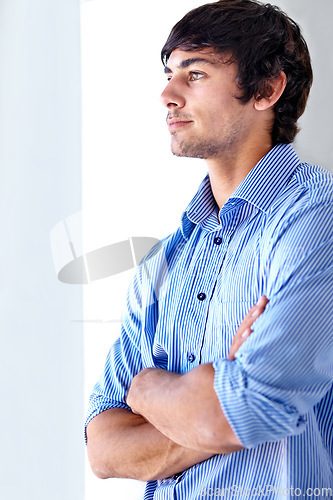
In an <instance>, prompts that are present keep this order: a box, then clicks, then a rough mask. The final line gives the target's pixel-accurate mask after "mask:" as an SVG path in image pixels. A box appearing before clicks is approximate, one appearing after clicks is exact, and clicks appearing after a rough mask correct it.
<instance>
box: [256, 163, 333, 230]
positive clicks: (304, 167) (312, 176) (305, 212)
mask: <svg viewBox="0 0 333 500" xmlns="http://www.w3.org/2000/svg"><path fill="white" fill-rule="evenodd" d="M332 215H333V175H332V174H331V173H330V172H329V171H328V170H326V169H324V168H323V167H320V166H315V165H309V164H308V163H300V164H299V165H298V166H297V168H296V169H295V171H294V172H293V175H292V176H291V178H290V180H289V183H288V185H287V186H286V188H285V189H284V190H283V192H282V193H280V195H279V196H278V197H277V198H276V200H275V201H274V203H273V204H272V206H271V207H270V209H269V211H268V213H267V218H266V221H267V224H266V226H267V228H271V231H274V232H276V230H277V229H278V228H280V229H283V227H285V226H289V225H290V224H291V223H292V222H293V221H296V220H297V219H302V221H303V223H305V221H306V220H308V221H309V222H310V221H311V220H315V219H316V216H321V217H323V216H324V217H325V220H327V221H328V220H329V218H330V217H332ZM323 222H324V221H323Z"/></svg>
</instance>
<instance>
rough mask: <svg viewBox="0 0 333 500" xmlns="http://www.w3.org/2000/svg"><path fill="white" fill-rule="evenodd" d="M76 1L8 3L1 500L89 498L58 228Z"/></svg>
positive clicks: (2, 111)
mask: <svg viewBox="0 0 333 500" xmlns="http://www.w3.org/2000/svg"><path fill="white" fill-rule="evenodd" d="M79 29H80V3H79V0H57V1H54V0H15V1H13V0H1V1H0V165H1V174H0V177H1V181H0V228H1V240H0V241H1V244H0V283H1V286H0V319H1V322H0V342H1V346H0V380H1V425H0V443H1V445H0V449H1V459H0V498H1V499H4V500H5V499H6V500H19V499H22V498H24V499H29V500H30V499H31V500H46V499H47V500H59V499H61V500H82V498H83V495H84V491H83V485H84V480H83V475H84V447H83V445H82V418H83V335H82V323H77V322H75V321H76V320H77V319H81V318H82V300H81V294H82V290H81V288H80V287H77V286H72V287H71V286H68V285H64V284H62V283H60V282H59V281H58V280H57V276H56V273H55V269H54V265H53V259H52V254H51V247H50V231H51V229H52V227H53V226H54V225H55V224H56V223H58V221H60V220H61V219H63V218H65V217H66V216H67V215H69V214H71V213H73V212H76V211H78V210H80V209H81V161H80V156H81V138H80V134H81V130H80V128H81V122H80V108H81V102H80V99H81V96H80V93H81V88H80V32H79Z"/></svg>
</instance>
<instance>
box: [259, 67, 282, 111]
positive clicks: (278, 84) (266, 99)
mask: <svg viewBox="0 0 333 500" xmlns="http://www.w3.org/2000/svg"><path fill="white" fill-rule="evenodd" d="M286 85H287V77H286V74H285V72H284V71H281V73H280V74H279V75H278V76H277V77H276V78H274V79H273V80H271V81H270V82H269V83H268V84H267V89H266V96H258V97H257V99H255V101H254V107H255V109H256V110H257V111H264V110H265V109H268V108H271V107H272V106H274V104H275V103H276V102H277V101H278V100H279V99H280V97H281V95H282V94H283V91H284V89H285V88H286Z"/></svg>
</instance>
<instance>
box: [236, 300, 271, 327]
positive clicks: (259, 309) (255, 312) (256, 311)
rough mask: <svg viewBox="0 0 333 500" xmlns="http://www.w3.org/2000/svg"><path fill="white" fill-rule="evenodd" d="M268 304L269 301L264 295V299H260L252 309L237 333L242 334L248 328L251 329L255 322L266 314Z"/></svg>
mask: <svg viewBox="0 0 333 500" xmlns="http://www.w3.org/2000/svg"><path fill="white" fill-rule="evenodd" d="M268 302H269V300H268V299H267V297H266V296H264V295H263V296H262V297H260V299H259V300H258V302H257V303H256V304H254V306H252V307H251V309H250V310H249V312H248V313H247V315H246V316H245V317H244V319H243V321H242V322H241V324H240V325H239V328H238V330H237V333H238V332H239V333H240V334H242V333H244V331H245V330H246V329H247V328H249V327H251V326H252V325H253V323H254V322H255V320H256V319H257V318H258V317H259V316H260V315H261V314H262V313H263V312H264V310H265V307H266V305H267V304H268Z"/></svg>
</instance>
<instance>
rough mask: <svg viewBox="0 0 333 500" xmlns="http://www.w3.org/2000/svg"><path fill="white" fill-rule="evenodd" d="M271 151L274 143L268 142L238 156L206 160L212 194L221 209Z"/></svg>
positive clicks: (246, 150)
mask: <svg viewBox="0 0 333 500" xmlns="http://www.w3.org/2000/svg"><path fill="white" fill-rule="evenodd" d="M270 149H272V142H271V141H267V142H265V143H262V144H260V147H253V148H246V149H242V152H240V153H238V154H237V153H236V154H232V155H229V156H228V157H227V156H224V157H219V158H211V159H208V160H206V163H207V166H208V172H209V178H210V184H211V188H212V192H213V195H214V198H215V200H216V203H217V204H218V207H219V209H221V208H222V207H223V205H224V204H225V203H226V202H227V200H228V199H229V198H230V196H231V194H232V193H233V192H234V191H235V189H236V188H237V187H238V186H239V185H240V183H241V182H242V181H243V180H244V179H245V177H246V176H247V174H248V173H249V172H250V170H252V168H253V167H255V165H256V164H257V163H258V162H259V161H260V160H261V158H262V157H263V156H265V155H266V154H267V153H268V151H270Z"/></svg>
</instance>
